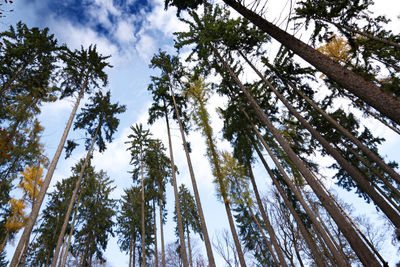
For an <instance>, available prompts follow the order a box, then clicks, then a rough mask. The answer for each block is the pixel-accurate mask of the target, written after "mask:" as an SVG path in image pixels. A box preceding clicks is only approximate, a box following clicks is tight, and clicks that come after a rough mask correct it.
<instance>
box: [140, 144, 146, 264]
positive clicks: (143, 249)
mask: <svg viewBox="0 0 400 267" xmlns="http://www.w3.org/2000/svg"><path fill="white" fill-rule="evenodd" d="M142 153H143V151H142V148H140V173H141V177H142V181H141V183H142V193H141V195H142V203H141V205H140V206H141V208H140V209H141V215H142V216H141V217H142V218H141V221H142V223H141V224H142V266H143V267H145V266H146V244H145V235H146V230H145V227H146V225H145V221H144V207H145V203H144V201H145V199H144V174H143V157H142Z"/></svg>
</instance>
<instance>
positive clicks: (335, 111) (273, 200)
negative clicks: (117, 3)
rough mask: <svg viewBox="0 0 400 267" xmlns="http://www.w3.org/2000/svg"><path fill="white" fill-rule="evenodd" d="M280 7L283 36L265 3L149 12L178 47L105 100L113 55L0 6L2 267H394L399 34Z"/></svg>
mask: <svg viewBox="0 0 400 267" xmlns="http://www.w3.org/2000/svg"><path fill="white" fill-rule="evenodd" d="M78 2H79V1H78ZM111 2H113V1H111ZM139 2H141V1H139ZM287 4H288V5H290V7H289V12H288V14H287V16H286V18H284V19H283V20H282V21H284V24H282V23H279V24H278V23H277V22H276V21H273V20H270V18H269V16H267V15H266V14H267V13H268V9H269V8H270V7H269V5H271V4H270V3H269V1H260V0H254V1H245V0H222V1H215V2H214V1H206V0H186V1H185V0H165V1H162V3H161V6H162V9H163V12H168V11H169V12H174V18H175V19H176V20H177V21H179V23H180V24H179V25H183V26H182V27H181V28H180V30H178V31H175V32H174V33H173V49H169V48H165V46H160V47H157V48H156V52H155V53H153V54H152V55H151V56H150V59H149V60H148V62H146V64H147V66H143V68H147V67H148V68H149V71H148V72H147V73H149V75H148V77H146V78H147V80H146V84H145V86H143V87H138V88H135V89H134V90H128V89H127V90H126V91H125V92H124V93H125V97H114V92H116V90H115V89H114V88H112V86H110V84H111V85H113V82H114V80H111V81H110V77H109V74H110V73H111V70H112V68H117V67H118V66H115V62H117V63H118V61H113V56H114V55H112V54H104V53H102V52H101V51H102V49H103V48H102V46H101V45H99V44H98V43H96V42H93V43H91V44H90V45H87V46H86V45H84V44H81V45H79V48H72V47H71V46H69V44H67V43H63V42H60V41H59V40H58V39H57V36H56V34H55V33H54V32H52V28H51V27H31V26H29V24H28V23H25V22H24V17H23V16H20V15H19V12H22V10H21V9H22V8H23V6H18V8H15V9H14V6H15V5H16V4H15V3H13V1H10V0H8V1H7V0H4V1H2V2H1V4H0V23H2V25H1V27H0V29H1V32H0V267H1V266H10V267H17V266H51V267H55V266H60V267H61V266H62V267H64V266H82V267H83V266H114V265H115V266H116V265H117V264H116V262H119V265H122V266H129V267H131V266H143V267H144V266H157V267H166V266H169V267H173V266H176V267H177V266H183V267H206V266H210V267H215V266H230V267H236V266H238V267H239V266H240V267H245V266H283V267H287V266H301V267H304V266H318V267H323V266H339V267H342V266H373V267H376V266H396V264H400V258H399V255H400V254H399V248H400V247H399V245H400V172H399V166H398V163H397V162H396V161H398V156H399V155H400V154H399V152H398V147H397V149H396V144H397V145H399V144H400V143H399V140H400V138H399V135H400V34H399V32H398V29H392V28H391V27H390V26H389V25H391V24H390V23H391V20H393V18H391V19H389V18H388V17H386V16H385V14H376V13H375V12H372V11H371V10H372V6H373V5H374V3H373V1H371V0H341V1H334V0H298V1H291V0H289V1H287ZM80 8H83V9H84V8H85V7H84V6H83V4H82V7H80ZM137 9H138V10H139V9H140V8H139V4H138V3H137ZM144 9H145V8H143V10H144ZM164 9H165V10H164ZM143 10H142V12H145V11H143ZM132 12H133V11H132ZM11 13H12V15H14V16H16V17H19V22H16V23H14V24H8V23H7V22H6V21H7V16H10V14H11ZM394 19H396V20H397V21H396V23H397V24H399V21H400V13H399V14H398V17H397V18H394ZM144 24H145V23H143V25H144ZM143 27H145V26H143ZM66 28H67V26H66ZM396 31H397V32H396ZM149 46H150V44H149ZM130 75H131V76H132V77H133V79H136V78H135V73H131V74H130ZM138 76H139V75H138ZM110 87H111V88H110ZM115 94H116V93H115ZM142 94H145V95H147V96H148V97H149V99H150V102H149V103H148V106H146V110H145V111H146V115H145V118H146V119H145V121H143V119H140V116H139V115H138V112H139V107H137V106H135V105H132V104H131V103H132V102H130V101H132V100H131V99H134V98H137V99H139V100H138V101H142V100H141V98H140V97H141V95H142ZM63 103H68V104H67V106H68V107H67V109H65V110H68V111H65V112H67V113H66V114H67V115H66V116H67V117H66V118H67V120H66V121H58V122H57V125H56V126H55V127H57V128H60V131H58V132H60V133H61V134H60V135H59V136H58V135H57V137H56V138H57V144H56V145H55V146H54V147H52V146H51V145H50V146H49V145H48V144H47V138H49V135H50V134H49V133H48V132H46V131H45V130H46V129H45V127H44V126H43V125H44V123H45V122H44V120H46V116H49V117H50V115H51V114H49V113H46V112H44V110H46V107H48V106H49V105H53V106H54V107H57V105H58V106H61V105H65V104H63ZM126 103H128V104H126ZM131 114H136V115H135V118H136V120H133V119H132V118H130V119H129V127H128V128H126V129H125V130H124V131H122V130H121V121H125V120H126V119H125V118H126V117H127V116H131ZM216 121H218V122H219V123H220V124H221V127H219V126H218V125H217V123H216ZM156 126H157V127H156ZM61 128H62V129H61ZM154 129H157V130H154ZM58 132H57V133H58ZM121 135H123V136H121ZM160 136H161V137H160ZM384 136H390V137H391V138H393V140H391V139H385V137H384ZM115 139H118V142H116V140H115ZM385 145H386V147H388V146H389V147H390V146H392V150H393V151H394V152H392V153H391V154H390V155H389V156H388V155H387V154H386V152H383V151H387V150H384V147H385ZM116 146H118V149H120V150H121V151H123V152H122V153H124V156H123V160H125V161H126V162H127V164H128V166H129V167H128V168H127V169H119V170H118V173H117V174H115V173H114V172H112V173H111V172H110V173H108V170H107V166H109V165H112V164H113V163H112V162H115V161H118V160H121V159H120V158H119V154H117V153H115V154H106V153H107V150H109V149H110V148H111V149H115V147H116ZM199 147H201V148H202V150H199ZM99 155H108V157H109V159H105V158H104V157H103V158H102V159H101V160H99V159H98V157H99ZM113 157H114V158H115V159H114V161H113V159H112V158H113ZM396 157H397V158H396ZM199 158H204V159H205V160H206V165H203V164H201V162H200V161H199ZM108 160H109V161H110V162H111V163H108V162H107V161H108ZM63 162H73V164H72V165H71V166H70V167H69V168H65V167H63V168H64V169H63V171H62V172H58V171H59V169H60V165H61V164H63ZM62 166H64V165H62ZM57 168H58V169H57ZM204 168H205V169H207V170H203V169H204ZM205 171H206V175H204V172H205ZM61 173H62V174H61ZM114 176H115V177H114ZM118 176H121V177H129V178H128V179H124V182H123V183H121V182H119V181H120V180H121V179H119V178H118ZM208 177H210V178H208ZM207 179H210V183H211V185H210V186H209V187H206V188H205V183H206V181H205V180H207ZM211 191H212V192H211ZM210 203H211V204H210ZM214 206H215V207H214ZM366 207H368V208H366ZM217 213H218V214H217ZM220 213H221V214H220ZM220 216H221V217H223V221H220V222H219V221H218V220H220V219H219V218H221V217H220ZM218 224H219V225H218ZM215 225H218V227H219V228H218V229H220V230H219V231H217V232H216V231H215V229H216V227H215ZM221 229H222V230H221ZM111 243H114V246H115V247H117V249H116V251H114V250H110V244H111ZM113 249H115V248H113ZM110 251H111V252H110ZM118 253H120V254H118ZM112 255H114V256H112ZM114 257H115V259H114ZM118 258H121V260H120V261H118ZM110 262H112V263H113V264H111V263H110Z"/></svg>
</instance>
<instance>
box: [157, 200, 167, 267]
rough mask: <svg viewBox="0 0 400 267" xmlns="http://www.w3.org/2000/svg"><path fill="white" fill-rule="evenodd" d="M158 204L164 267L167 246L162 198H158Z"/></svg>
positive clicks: (163, 266) (163, 265)
mask: <svg viewBox="0 0 400 267" xmlns="http://www.w3.org/2000/svg"><path fill="white" fill-rule="evenodd" d="M158 206H159V209H160V233H161V263H162V267H165V248H164V226H163V216H162V200H161V198H160V199H159V200H158Z"/></svg>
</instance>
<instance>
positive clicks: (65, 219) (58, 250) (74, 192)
mask: <svg viewBox="0 0 400 267" xmlns="http://www.w3.org/2000/svg"><path fill="white" fill-rule="evenodd" d="M100 127H101V122H99V125H98V126H97V129H96V132H95V134H94V136H93V139H92V143H91V144H90V148H89V150H88V152H87V153H86V158H85V161H84V163H83V165H82V167H81V172H80V174H79V178H78V180H77V181H76V184H75V188H74V191H73V192H72V196H71V200H70V202H69V205H68V209H67V213H66V214H65V218H64V223H63V226H62V228H61V232H60V235H59V236H58V241H57V247H56V250H55V251H54V256H53V259H52V261H51V267H55V266H56V264H57V259H58V254H59V253H60V248H61V243H62V240H63V238H64V235H65V231H66V230H67V226H68V221H69V217H70V216H71V212H72V209H73V208H74V204H75V201H76V197H77V194H78V190H79V188H80V186H81V183H82V180H83V175H84V173H85V169H86V165H87V164H88V162H89V159H90V156H91V155H92V151H93V147H94V143H95V141H96V137H97V134H98V133H99V131H100ZM77 205H78V203H77Z"/></svg>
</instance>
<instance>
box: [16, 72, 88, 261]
mask: <svg viewBox="0 0 400 267" xmlns="http://www.w3.org/2000/svg"><path fill="white" fill-rule="evenodd" d="M87 82H88V79H87V78H86V79H85V81H84V83H83V85H82V88H81V91H80V92H79V95H78V98H77V100H76V102H75V106H74V108H73V109H72V112H71V115H70V117H69V120H68V123H67V125H66V127H65V130H64V133H63V136H62V137H61V140H60V143H59V144H58V147H57V151H56V153H55V155H54V157H53V160H52V161H51V164H50V167H49V169H48V171H47V174H46V177H45V179H44V181H43V184H42V187H41V188H40V192H39V195H38V198H37V201H36V202H35V205H33V207H32V211H31V214H30V215H29V218H28V220H27V222H26V225H25V228H24V232H23V233H22V235H21V238H20V239H19V242H18V245H17V248H16V249H15V252H14V255H13V258H12V260H11V263H10V267H16V266H17V265H18V259H19V256H20V255H21V253H22V247H23V245H24V244H25V243H26V240H29V237H30V234H31V232H32V229H33V226H34V225H35V222H36V220H37V217H38V214H39V210H40V207H41V206H42V203H43V200H44V197H45V196H46V191H47V189H48V187H49V185H50V182H51V178H52V177H53V174H54V171H55V169H56V166H57V163H58V159H59V158H60V155H61V152H62V150H63V147H64V144H65V141H66V140H67V136H68V132H69V130H70V128H71V125H72V121H73V120H74V117H75V114H76V111H77V109H78V107H79V103H80V101H81V99H82V97H83V94H84V92H85V89H86V86H87Z"/></svg>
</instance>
